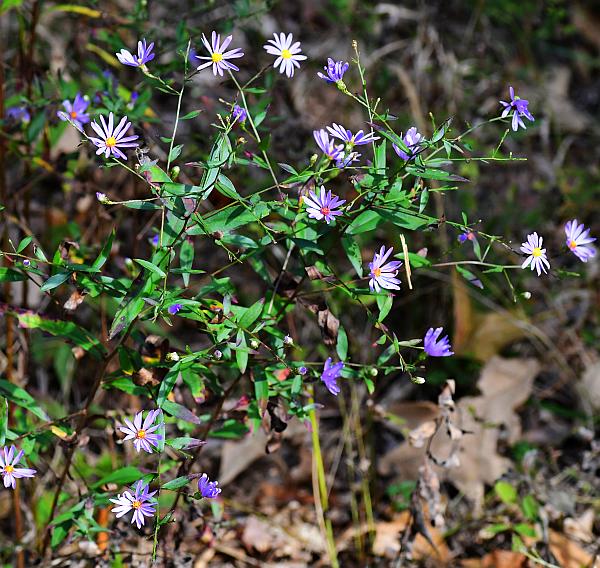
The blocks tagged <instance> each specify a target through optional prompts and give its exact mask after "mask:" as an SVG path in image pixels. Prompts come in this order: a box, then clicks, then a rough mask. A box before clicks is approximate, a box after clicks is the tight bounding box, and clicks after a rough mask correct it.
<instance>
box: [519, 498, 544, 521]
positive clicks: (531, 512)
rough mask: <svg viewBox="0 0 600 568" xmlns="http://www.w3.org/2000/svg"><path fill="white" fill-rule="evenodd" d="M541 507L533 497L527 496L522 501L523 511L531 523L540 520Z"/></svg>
mask: <svg viewBox="0 0 600 568" xmlns="http://www.w3.org/2000/svg"><path fill="white" fill-rule="evenodd" d="M539 509H540V506H539V505H538V502H537V501H536V499H535V497H534V496H533V495H525V497H524V498H523V501H521V510H522V511H523V515H525V518H526V519H529V520H530V521H536V520H537V518H538V511H539Z"/></svg>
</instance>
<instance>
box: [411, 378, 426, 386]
mask: <svg viewBox="0 0 600 568" xmlns="http://www.w3.org/2000/svg"><path fill="white" fill-rule="evenodd" d="M410 380H411V381H412V382H413V383H415V385H422V384H424V383H425V378H424V377H411V378H410Z"/></svg>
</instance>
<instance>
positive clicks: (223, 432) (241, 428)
mask: <svg viewBox="0 0 600 568" xmlns="http://www.w3.org/2000/svg"><path fill="white" fill-rule="evenodd" d="M247 433H248V427H247V426H245V425H244V424H242V423H241V422H238V421H237V420H234V419H233V418H230V419H229V420H225V422H224V423H223V425H222V426H221V428H219V429H218V430H215V431H213V432H211V433H210V434H209V437H211V438H225V439H230V440H237V439H239V438H241V437H242V436H245V435H246V434H247Z"/></svg>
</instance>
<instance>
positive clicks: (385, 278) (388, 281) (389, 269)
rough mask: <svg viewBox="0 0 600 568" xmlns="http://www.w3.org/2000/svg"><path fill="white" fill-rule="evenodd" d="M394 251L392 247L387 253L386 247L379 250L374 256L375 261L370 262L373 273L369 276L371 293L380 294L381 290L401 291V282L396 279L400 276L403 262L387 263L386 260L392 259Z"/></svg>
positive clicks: (393, 261)
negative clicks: (399, 270) (399, 271)
mask: <svg viewBox="0 0 600 568" xmlns="http://www.w3.org/2000/svg"><path fill="white" fill-rule="evenodd" d="M393 251H394V249H393V248H392V247H390V248H389V249H388V250H387V252H386V250H385V246H382V247H381V248H380V249H379V252H376V253H375V255H374V256H373V261H372V262H369V268H370V269H371V272H370V274H369V276H370V277H371V279H370V280H369V288H371V292H373V291H375V292H380V291H381V288H384V289H385V290H400V280H398V279H397V278H395V276H396V274H398V269H399V268H400V267H401V266H402V262H401V261H399V260H392V261H390V262H388V263H386V260H387V259H388V258H389V257H390V255H391V254H392V252H393Z"/></svg>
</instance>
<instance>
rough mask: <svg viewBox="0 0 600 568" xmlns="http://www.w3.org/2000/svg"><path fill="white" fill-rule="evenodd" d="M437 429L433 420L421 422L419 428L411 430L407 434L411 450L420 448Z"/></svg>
mask: <svg viewBox="0 0 600 568" xmlns="http://www.w3.org/2000/svg"><path fill="white" fill-rule="evenodd" d="M436 428H437V423H436V422H435V420H428V421H427V422H423V424H421V425H420V426H418V427H417V428H415V429H414V430H411V431H410V432H409V434H408V441H409V442H410V445H411V446H413V448H422V447H423V446H424V445H425V442H426V441H427V440H428V439H429V438H431V436H433V434H434V433H435V431H436Z"/></svg>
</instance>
